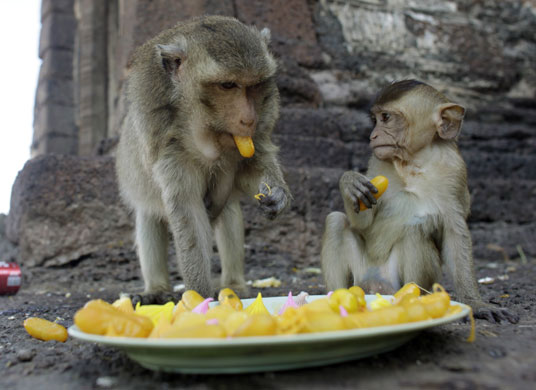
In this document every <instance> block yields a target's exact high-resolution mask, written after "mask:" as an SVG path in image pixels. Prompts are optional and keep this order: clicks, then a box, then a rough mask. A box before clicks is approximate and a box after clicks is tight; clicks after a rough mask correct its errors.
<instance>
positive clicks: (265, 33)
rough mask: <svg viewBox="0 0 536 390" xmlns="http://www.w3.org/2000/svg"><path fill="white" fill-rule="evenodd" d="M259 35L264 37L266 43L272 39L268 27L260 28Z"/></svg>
mask: <svg viewBox="0 0 536 390" xmlns="http://www.w3.org/2000/svg"><path fill="white" fill-rule="evenodd" d="M261 37H262V39H264V42H265V43H266V44H267V45H268V44H269V43H270V40H271V39H272V33H271V32H270V29H269V28H268V27H264V28H263V29H262V30H261Z"/></svg>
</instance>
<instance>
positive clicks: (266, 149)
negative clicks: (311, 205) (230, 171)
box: [236, 139, 292, 219]
mask: <svg viewBox="0 0 536 390" xmlns="http://www.w3.org/2000/svg"><path fill="white" fill-rule="evenodd" d="M276 152H277V147H276V146H275V145H273V144H272V143H271V142H270V141H269V140H267V139H265V140H263V142H262V143H261V144H260V145H259V146H258V147H257V151H256V153H255V155H254V156H253V158H251V159H249V160H245V161H244V163H243V164H244V165H243V169H241V170H240V172H239V174H238V175H237V178H236V181H237V186H238V188H239V189H240V190H241V191H243V192H244V193H245V194H246V195H247V196H248V197H250V198H253V197H255V195H257V194H261V195H259V196H257V197H256V198H257V200H258V202H259V207H260V208H261V209H262V211H263V212H264V214H265V215H266V217H267V218H269V219H274V218H276V217H277V216H278V215H279V214H280V213H281V212H283V211H285V210H286V209H288V208H289V207H290V202H291V200H292V195H291V194H290V190H289V188H288V185H287V183H286V182H285V179H284V178H283V172H282V171H281V167H280V165H279V162H278V161H277V156H276Z"/></svg>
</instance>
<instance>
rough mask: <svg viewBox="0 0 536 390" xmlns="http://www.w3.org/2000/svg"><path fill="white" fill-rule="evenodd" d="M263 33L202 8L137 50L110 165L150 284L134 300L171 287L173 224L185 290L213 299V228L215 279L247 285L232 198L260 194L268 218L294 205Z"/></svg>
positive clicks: (162, 297) (165, 294) (159, 295)
mask: <svg viewBox="0 0 536 390" xmlns="http://www.w3.org/2000/svg"><path fill="white" fill-rule="evenodd" d="M269 39H270V33H269V31H268V30H267V29H265V30H263V31H258V30H257V29H256V28H254V27H248V26H245V25H244V24H242V23H240V22H239V21H238V20H236V19H234V18H228V17H219V16H207V17H201V18H197V19H193V20H191V21H188V22H184V23H179V24H177V25H176V26H175V27H173V28H171V29H169V30H166V31H163V32H162V33H161V34H159V35H158V36H156V37H155V38H153V39H152V40H150V41H148V42H147V43H145V44H144V45H142V46H141V47H139V48H138V49H137V50H136V51H135V53H134V57H133V62H132V67H131V69H130V74H129V78H128V84H127V98H128V101H129V108H128V112H127V116H126V119H125V121H124V125H123V127H122V133H121V140H120V143H119V146H118V151H117V163H116V167H117V175H118V180H119V186H120V190H121V194H122V196H123V197H124V199H125V200H126V202H127V203H128V204H129V205H130V206H131V207H132V208H133V209H134V211H135V215H136V243H137V249H138V256H139V259H140V264H141V271H142V275H143V279H144V282H145V293H144V294H142V295H141V296H136V297H135V298H136V299H141V300H142V301H143V303H149V302H162V301H166V300H168V299H169V298H170V297H171V294H170V293H171V289H170V281H169V274H168V267H167V257H168V230H170V231H171V233H172V235H173V240H174V244H175V248H176V254H177V258H178V262H179V269H180V272H181V274H182V277H183V280H184V283H185V285H186V288H187V289H193V290H196V291H197V292H199V293H200V294H201V295H203V296H206V297H209V296H212V295H213V294H214V292H215V287H216V286H212V284H211V277H210V258H211V256H212V240H213V234H212V233H213V232H212V230H213V229H214V233H215V239H216V244H217V247H218V251H219V256H220V259H221V263H222V278H221V283H222V285H224V286H226V287H231V288H234V289H239V290H240V289H243V288H245V281H244V226H243V218H242V211H241V209H240V204H239V198H240V197H241V196H243V195H245V196H247V197H249V198H250V199H252V200H253V197H254V195H255V194H258V193H261V194H262V196H258V197H257V198H258V204H259V206H260V208H261V210H262V211H263V212H264V214H265V215H266V216H267V217H268V218H270V219H273V218H275V217H276V216H277V215H279V214H280V213H281V212H282V211H283V210H285V209H286V208H287V207H288V206H289V202H290V199H291V196H290V193H289V189H288V186H287V184H286V183H285V181H284V179H283V174H282V172H281V169H280V165H279V162H278V159H277V150H278V149H277V147H276V146H275V145H274V144H273V143H272V142H271V140H270V135H271V132H272V129H273V127H274V125H275V123H276V120H277V118H278V116H279V93H278V90H277V87H276V84H275V72H276V62H275V60H274V58H273V57H272V55H271V54H270V52H269V51H268V43H269ZM239 140H240V142H239ZM253 148H254V150H253ZM244 156H246V157H244Z"/></svg>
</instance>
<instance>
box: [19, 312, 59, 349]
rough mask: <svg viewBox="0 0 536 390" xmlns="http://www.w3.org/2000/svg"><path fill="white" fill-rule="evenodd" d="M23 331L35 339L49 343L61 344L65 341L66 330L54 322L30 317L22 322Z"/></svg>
mask: <svg viewBox="0 0 536 390" xmlns="http://www.w3.org/2000/svg"><path fill="white" fill-rule="evenodd" d="M24 329H26V332H28V333H29V334H30V336H32V337H35V338H36V339H39V340H43V341H49V340H56V341H61V342H62V343H63V342H65V340H67V329H65V327H64V326H62V325H60V324H57V323H55V322H51V321H47V320H45V319H43V318H37V317H30V318H27V319H26V320H24Z"/></svg>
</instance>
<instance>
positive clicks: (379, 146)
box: [371, 144, 396, 150]
mask: <svg viewBox="0 0 536 390" xmlns="http://www.w3.org/2000/svg"><path fill="white" fill-rule="evenodd" d="M371 146H372V149H374V150H376V149H381V148H396V146H395V145H390V144H383V145H371Z"/></svg>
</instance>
